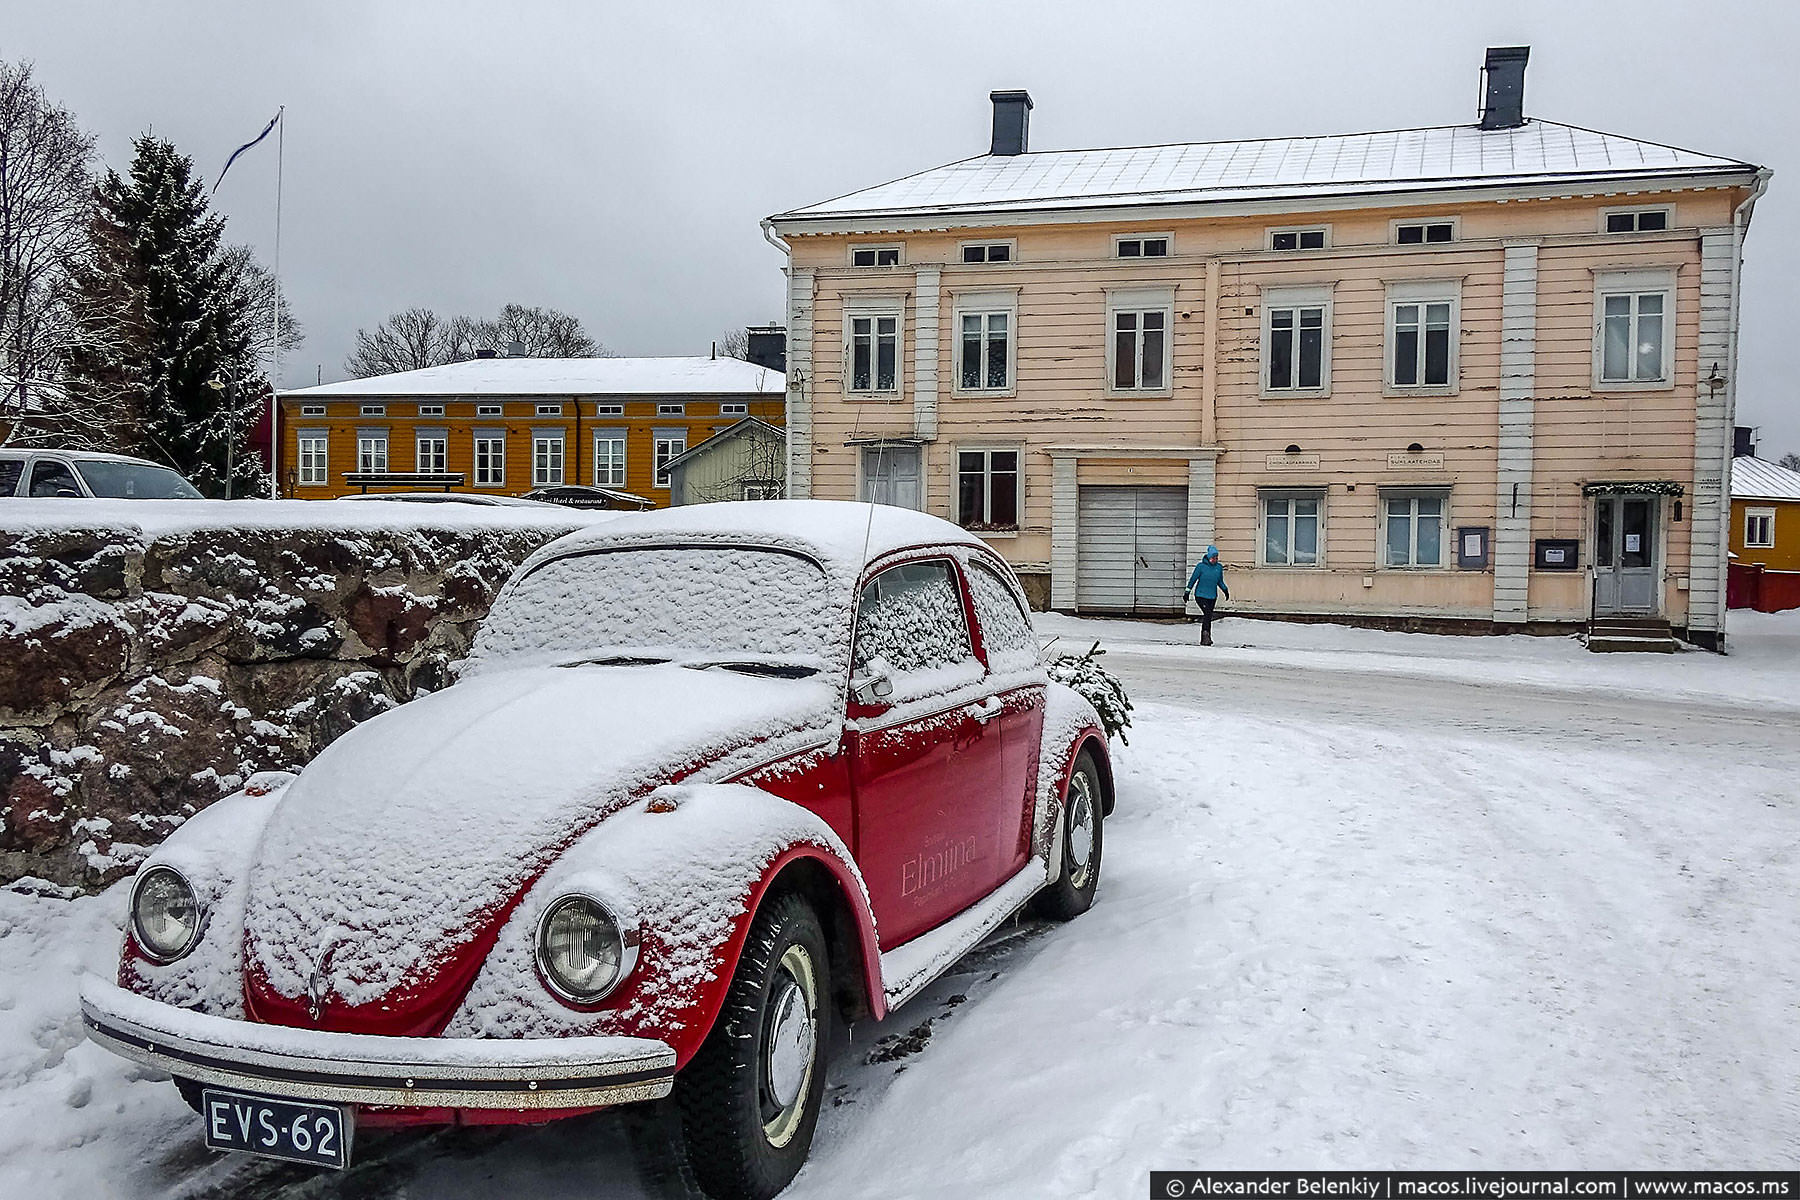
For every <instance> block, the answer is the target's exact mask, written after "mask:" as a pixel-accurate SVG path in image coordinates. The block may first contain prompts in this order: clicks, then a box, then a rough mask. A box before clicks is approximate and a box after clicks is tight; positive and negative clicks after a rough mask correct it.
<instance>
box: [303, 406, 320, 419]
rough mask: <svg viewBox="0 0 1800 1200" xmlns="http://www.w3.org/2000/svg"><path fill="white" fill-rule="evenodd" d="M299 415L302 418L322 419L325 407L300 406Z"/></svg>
mask: <svg viewBox="0 0 1800 1200" xmlns="http://www.w3.org/2000/svg"><path fill="white" fill-rule="evenodd" d="M300 415H301V416H303V417H322V416H324V415H325V406H324V405H323V404H302V405H301V406H300Z"/></svg>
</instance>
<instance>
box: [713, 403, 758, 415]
mask: <svg viewBox="0 0 1800 1200" xmlns="http://www.w3.org/2000/svg"><path fill="white" fill-rule="evenodd" d="M749 411H750V406H749V405H748V404H721V405H719V415H720V416H721V417H741V416H744V415H746V414H747V413H749Z"/></svg>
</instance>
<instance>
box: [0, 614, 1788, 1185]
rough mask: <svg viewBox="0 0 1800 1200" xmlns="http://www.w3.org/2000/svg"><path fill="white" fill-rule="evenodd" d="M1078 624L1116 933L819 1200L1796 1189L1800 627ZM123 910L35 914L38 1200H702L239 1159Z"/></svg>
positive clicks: (468, 1148) (608, 1147) (996, 1016)
mask: <svg viewBox="0 0 1800 1200" xmlns="http://www.w3.org/2000/svg"><path fill="white" fill-rule="evenodd" d="M1046 624H1047V625H1049V626H1050V627H1051V628H1052V629H1053V630H1054V631H1056V632H1059V633H1062V634H1064V635H1066V636H1068V637H1069V638H1070V640H1071V641H1076V640H1080V639H1081V638H1087V637H1093V636H1098V637H1100V638H1101V639H1103V640H1104V641H1105V643H1106V644H1107V645H1108V646H1109V647H1111V650H1110V651H1109V656H1108V660H1107V661H1108V662H1109V664H1110V665H1112V666H1113V667H1114V668H1115V669H1117V670H1118V671H1119V672H1120V673H1121V674H1122V675H1123V676H1125V677H1126V678H1127V679H1128V680H1129V681H1130V684H1131V686H1132V690H1133V694H1134V696H1135V697H1136V699H1137V701H1138V704H1139V711H1138V714H1137V715H1138V724H1137V727H1136V728H1135V729H1134V731H1133V733H1132V743H1131V746H1130V747H1129V748H1125V749H1122V750H1121V751H1120V752H1119V765H1120V770H1121V779H1120V790H1121V795H1120V802H1119V811H1118V813H1117V816H1116V818H1115V819H1114V821H1112V822H1111V823H1110V824H1109V827H1108V837H1107V848H1106V856H1107V857H1106V864H1105V873H1106V875H1105V882H1104V884H1103V891H1102V896H1101V899H1100V902H1099V903H1098V904H1097V906H1096V907H1095V909H1094V910H1093V911H1092V912H1090V913H1089V914H1087V915H1086V916H1084V917H1082V918H1081V919H1080V920H1078V921H1076V922H1074V923H1073V924H1071V925H1069V926H1066V927H1060V928H1053V929H1052V928H1043V927H1034V926H1024V927H1020V928H1015V929H1013V930H1010V931H1009V932H1008V936H1007V937H1006V938H1005V939H1004V940H1002V941H1000V942H998V943H997V944H994V945H991V946H990V947H988V948H986V949H985V950H983V951H980V952H978V953H977V954H976V955H974V956H971V958H970V959H969V960H966V961H965V962H964V963H963V964H961V965H960V966H959V968H958V971H957V973H956V975H955V976H953V977H952V978H949V979H946V980H944V981H941V982H940V983H939V984H938V985H936V986H935V987H934V988H933V989H932V990H931V991H929V992H928V993H927V994H926V995H925V996H924V997H922V998H921V999H919V1000H917V1001H915V1002H914V1003H913V1004H912V1005H910V1006H908V1007H907V1008H906V1009H904V1010H902V1011H901V1012H900V1013H899V1014H897V1015H896V1016H895V1017H893V1018H891V1019H890V1020H889V1021H888V1022H886V1023H884V1024H883V1025H882V1026H879V1027H872V1028H871V1027H864V1028H859V1029H858V1030H856V1031H855V1035H854V1041H853V1042H852V1043H851V1044H850V1045H848V1046H846V1047H842V1048H840V1051H839V1053H838V1054H837V1055H836V1058H835V1061H834V1067H833V1074H832V1090H831V1092H830V1093H829V1100H828V1104H829V1107H828V1108H827V1111H826V1113H825V1115H824V1118H823V1120H822V1121H821V1126H820V1132H819V1136H818V1142H817V1145H816V1147H815V1150H814V1154H813V1160H812V1162H811V1163H810V1165H809V1166H808V1167H807V1168H806V1170H805V1171H804V1172H803V1173H802V1174H801V1176H800V1178H799V1180H797V1181H796V1183H795V1185H794V1187H793V1188H792V1189H791V1191H790V1192H789V1195H790V1196H792V1197H795V1198H796V1200H826V1198H832V1200H836V1198H840V1197H846V1196H851V1197H862V1196H867V1197H907V1196H922V1195H932V1196H949V1197H971V1198H972V1197H989V1196H1019V1197H1024V1196H1031V1197H1044V1196H1069V1197H1076V1196H1139V1195H1142V1194H1143V1192H1144V1186H1145V1183H1144V1181H1145V1177H1146V1174H1147V1172H1148V1171H1149V1170H1150V1169H1151V1168H1152V1167H1156V1168H1174V1167H1199V1166H1209V1167H1252V1166H1307V1167H1358V1166H1368V1167H1381V1166H1410V1167H1443V1168H1464V1167H1532V1166H1560V1167H1617V1166H1639V1167H1644V1166H1670V1167H1701V1166H1734V1167H1746V1166H1790V1167H1791V1166H1792V1165H1793V1164H1794V1161H1795V1158H1796V1154H1797V1153H1800V1151H1797V1149H1796V1147H1797V1135H1796V1133H1795V1130H1796V1129H1800V1020H1797V1019H1796V1014H1800V806H1797V803H1796V793H1797V792H1800V784H1797V782H1796V781H1800V636H1796V635H1800V621H1795V620H1793V619H1791V618H1785V619H1783V620H1781V621H1779V622H1775V621H1765V622H1764V623H1763V625H1761V626H1759V627H1758V629H1759V630H1760V631H1761V632H1762V633H1763V634H1765V635H1766V636H1764V637H1762V638H1761V639H1760V640H1759V639H1748V640H1746V642H1744V643H1742V644H1741V645H1740V654H1739V655H1738V656H1737V657H1736V658H1733V659H1720V658H1716V657H1713V656H1704V655H1679V656H1675V657H1674V658H1673V659H1670V660H1661V661H1658V662H1655V663H1645V662H1642V661H1634V662H1630V663H1610V662H1598V663H1596V662H1595V661H1594V660H1595V659H1599V658H1601V657H1602V656H1588V655H1584V654H1582V653H1581V652H1580V651H1579V649H1576V648H1573V647H1572V646H1571V645H1569V644H1568V643H1565V642H1557V643H1547V644H1541V645H1539V644H1523V643H1520V642H1519V641H1518V640H1516V639H1480V640H1476V639H1444V638H1423V639H1421V638H1409V637H1407V636H1405V635H1364V634H1355V633H1354V632H1353V631H1344V632H1341V633H1330V632H1315V631H1300V632H1296V631H1293V630H1289V629H1275V628H1272V627H1269V626H1261V625H1256V624H1254V623H1249V622H1228V623H1225V624H1224V625H1222V626H1221V636H1220V641H1221V645H1220V646H1218V647H1215V648H1213V650H1211V651H1201V650H1200V649H1199V648H1198V647H1194V646H1192V645H1191V644H1185V643H1187V642H1189V641H1191V636H1192V630H1191V628H1187V627H1180V626H1172V627H1171V626H1160V627H1159V626H1145V625H1131V624H1116V625H1115V624H1102V623H1092V622H1072V621H1066V620H1058V619H1055V618H1052V619H1050V620H1049V621H1047V622H1046ZM1308 639H1311V640H1308ZM1157 643H1169V644H1160V645H1159V644H1157ZM119 904H122V898H121V897H119V896H118V895H117V893H115V894H114V895H113V896H112V898H111V904H110V906H109V904H108V902H107V901H105V900H102V901H92V900H90V901H78V902H76V903H73V904H65V903H62V902H57V901H49V900H37V899H28V898H25V897H21V896H16V895H9V894H4V893H0V1083H3V1084H4V1087H5V1091H4V1093H3V1098H0V1195H9V1196H10V1195H30V1196H33V1197H40V1198H44V1200H50V1198H53V1197H61V1196H83V1197H87V1196H105V1195H127V1196H157V1197H165V1196H181V1197H201V1196H207V1197H212V1196H220V1197H223V1196H235V1195H245V1194H256V1195H287V1196H308V1197H324V1196H357V1197H378V1196H394V1197H402V1196H406V1197H414V1196H417V1197H423V1196H433V1197H438V1196H443V1197H452V1198H463V1197H475V1196H499V1195H514V1194H524V1195H530V1196H531V1197H533V1200H556V1198H559V1197H563V1196H570V1197H573V1196H583V1197H593V1196H621V1197H637V1196H647V1197H671V1196H685V1195H689V1194H690V1193H689V1190H688V1188H687V1187H686V1185H685V1184H684V1182H683V1180H682V1173H681V1169H680V1164H679V1160H678V1157H677V1154H676V1150H675V1148H674V1146H673V1143H672V1142H671V1141H670V1140H669V1138H668V1135H667V1131H666V1129H665V1128H664V1127H663V1126H662V1125H660V1124H659V1120H660V1118H659V1116H658V1114H657V1113H656V1112H654V1111H651V1112H648V1113H612V1114H602V1115H600V1116H598V1117H594V1118H589V1119H586V1120H582V1121H578V1122H571V1123H566V1124H564V1125H561V1126H552V1127H548V1128H545V1129H541V1130H532V1131H454V1132H450V1133H438V1134H405V1135H398V1136H395V1137H390V1138H387V1139H376V1138H369V1139H367V1140H366V1141H365V1144H364V1145H363V1146H362V1147H360V1148H359V1151H360V1152H361V1153H362V1154H363V1156H364V1157H363V1162H362V1164H361V1165H359V1166H358V1167H357V1168H355V1169H353V1170H352V1171H351V1172H350V1173H349V1174H348V1175H346V1176H341V1177H324V1178H313V1177H309V1176H308V1175H307V1174H306V1173H304V1172H302V1171H298V1170H294V1171H290V1170H288V1169H286V1168H282V1167H264V1166H260V1165H256V1164H249V1163H245V1162H243V1161H241V1160H215V1159H212V1158H211V1157H210V1156H209V1155H207V1154H206V1152H205V1151H203V1150H202V1149H200V1147H199V1130H198V1127H197V1124H196V1122H195V1121H194V1119H193V1118H192V1117H191V1115H190V1114H188V1113H187V1110H186V1109H185V1108H183V1107H182V1106H181V1104H180V1101H179V1100H178V1099H177V1098H176V1097H175V1095H174V1092H173V1089H171V1088H169V1087H168V1086H167V1085H166V1084H162V1083H157V1082H154V1081H150V1080H141V1079H136V1078H135V1077H134V1076H133V1075H132V1073H131V1071H130V1069H129V1068H127V1067H125V1066H124V1065H123V1064H121V1063H120V1062H119V1061H118V1060H116V1059H112V1058H111V1057H110V1056H108V1055H106V1054H105V1053H104V1052H102V1051H100V1050H98V1048H96V1047H94V1046H92V1045H88V1044H79V1043H78V1029H77V1028H76V1027H75V1025H74V1023H73V1021H72V1019H71V1018H70V1017H69V1016H68V1015H67V1011H68V1010H67V1006H68V1004H69V1003H70V1001H69V997H70V996H71V995H72V991H73V976H74V974H75V971H76V970H77V968H78V966H79V965H81V964H82V963H87V964H90V965H92V964H96V963H104V962H105V960H106V959H107V958H108V957H109V955H110V951H111V946H110V945H109V944H108V940H109V938H110V937H111V936H112V935H111V933H110V931H109V929H108V927H107V922H108V921H109V920H110V919H112V918H113V917H114V916H115V915H116V914H114V913H113V912H112V911H111V910H112V908H116V907H117V906H118V905H119Z"/></svg>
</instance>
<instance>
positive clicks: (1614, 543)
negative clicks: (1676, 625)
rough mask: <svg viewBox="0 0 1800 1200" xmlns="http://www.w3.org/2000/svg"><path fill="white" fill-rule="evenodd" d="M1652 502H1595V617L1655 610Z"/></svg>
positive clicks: (1646, 499)
mask: <svg viewBox="0 0 1800 1200" xmlns="http://www.w3.org/2000/svg"><path fill="white" fill-rule="evenodd" d="M1657 508H1658V501H1657V498H1656V497H1654V496H1596V497H1594V614H1595V615H1596V616H1602V617H1603V616H1609V615H1615V614H1620V613H1654V612H1656V610H1657V603H1656V601H1657V592H1658V591H1659V590H1660V589H1659V588H1658V587H1657V583H1658V577H1659V576H1660V575H1661V573H1662V572H1661V570H1660V568H1659V566H1658V564H1657V561H1656V511H1657Z"/></svg>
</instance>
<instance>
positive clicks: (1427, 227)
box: [1394, 221, 1456, 246]
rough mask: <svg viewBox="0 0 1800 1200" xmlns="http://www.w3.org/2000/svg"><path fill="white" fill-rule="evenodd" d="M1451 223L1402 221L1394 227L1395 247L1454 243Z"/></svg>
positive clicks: (1453, 230) (1454, 228)
mask: <svg viewBox="0 0 1800 1200" xmlns="http://www.w3.org/2000/svg"><path fill="white" fill-rule="evenodd" d="M1455 240H1456V223H1455V222H1453V221H1402V222H1400V223H1399V224H1397V225H1395V226H1394V244H1395V245H1396V246H1424V245H1428V244H1430V243H1432V242H1454V241H1455Z"/></svg>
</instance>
